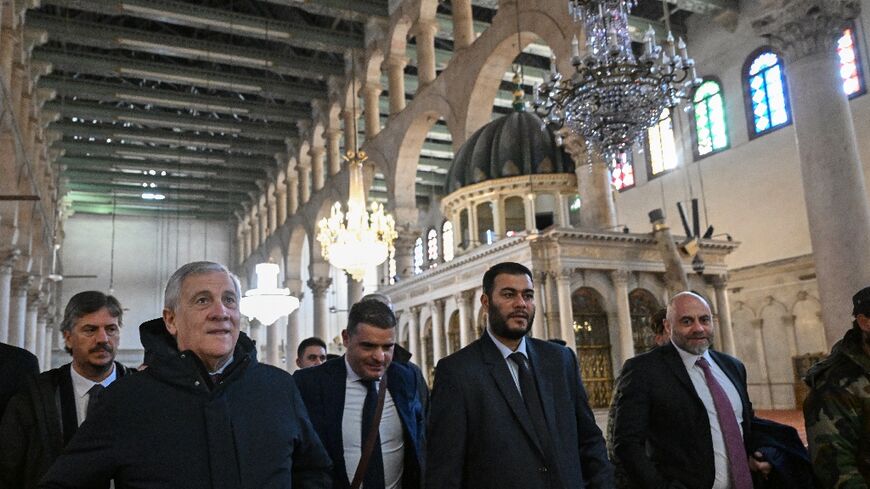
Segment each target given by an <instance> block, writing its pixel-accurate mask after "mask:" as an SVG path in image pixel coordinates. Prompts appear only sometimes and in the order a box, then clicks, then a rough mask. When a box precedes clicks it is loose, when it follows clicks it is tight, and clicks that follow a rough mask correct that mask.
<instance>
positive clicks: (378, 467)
mask: <svg viewBox="0 0 870 489" xmlns="http://www.w3.org/2000/svg"><path fill="white" fill-rule="evenodd" d="M360 382H361V383H362V385H364V386H365V387H366V400H365V402H363V411H362V439H361V440H360V456H361V455H362V450H363V449H364V448H365V445H366V440H367V439H368V435H369V431H370V429H371V428H372V420H373V419H374V417H375V411H376V410H377V407H378V389H377V386H376V384H375V382H376V381H374V380H365V379H360ZM374 429H376V430H378V438H377V441H376V442H375V446H374V448H372V456H371V458H370V459H369V466H368V469H367V470H366V474H365V477H364V478H363V485H362V486H363V489H384V485H385V484H386V483H385V482H384V456H383V454H382V453H381V436H380V429H379V427H375V428H374Z"/></svg>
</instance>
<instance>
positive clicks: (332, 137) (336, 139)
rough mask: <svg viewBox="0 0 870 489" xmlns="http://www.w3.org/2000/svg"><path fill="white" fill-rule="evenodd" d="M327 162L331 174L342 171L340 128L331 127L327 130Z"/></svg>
mask: <svg viewBox="0 0 870 489" xmlns="http://www.w3.org/2000/svg"><path fill="white" fill-rule="evenodd" d="M326 163H327V166H328V167H329V174H330V175H335V174H336V173H338V172H340V171H341V130H340V129H335V128H330V129H327V130H326Z"/></svg>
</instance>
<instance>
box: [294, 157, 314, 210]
mask: <svg viewBox="0 0 870 489" xmlns="http://www.w3.org/2000/svg"><path fill="white" fill-rule="evenodd" d="M296 171H297V172H299V198H300V200H301V202H302V203H303V204H304V203H305V202H308V199H310V198H311V168H309V167H308V165H303V164H300V165H299V166H297V167H296Z"/></svg>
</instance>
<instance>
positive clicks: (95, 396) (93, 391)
mask: <svg viewBox="0 0 870 489" xmlns="http://www.w3.org/2000/svg"><path fill="white" fill-rule="evenodd" d="M103 389H104V387H103V386H102V385H100V384H94V385H93V387H91V388H90V389H88V408H87V409H86V410H85V419H87V418H90V417H91V414H92V413H93V412H94V410H95V409H96V408H97V406H98V405H99V404H100V395H101V394H102V393H103Z"/></svg>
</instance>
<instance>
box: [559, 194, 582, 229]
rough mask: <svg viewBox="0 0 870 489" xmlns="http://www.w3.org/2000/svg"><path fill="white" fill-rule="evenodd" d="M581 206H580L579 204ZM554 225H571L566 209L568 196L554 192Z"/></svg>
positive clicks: (566, 226) (564, 226)
mask: <svg viewBox="0 0 870 489" xmlns="http://www.w3.org/2000/svg"><path fill="white" fill-rule="evenodd" d="M581 207H582V206H581ZM555 220H556V225H557V226H559V227H562V228H569V227H571V214H570V213H569V211H568V196H567V195H565V194H562V193H558V194H556V219H555Z"/></svg>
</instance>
